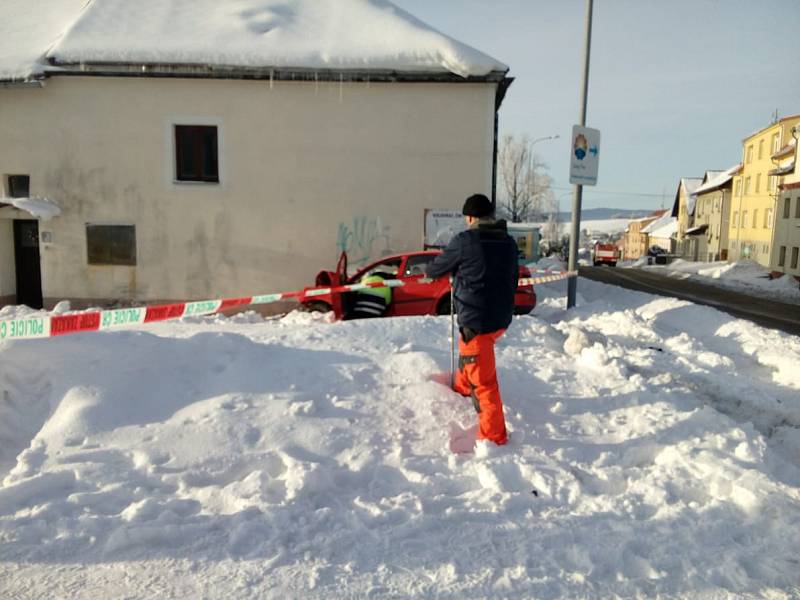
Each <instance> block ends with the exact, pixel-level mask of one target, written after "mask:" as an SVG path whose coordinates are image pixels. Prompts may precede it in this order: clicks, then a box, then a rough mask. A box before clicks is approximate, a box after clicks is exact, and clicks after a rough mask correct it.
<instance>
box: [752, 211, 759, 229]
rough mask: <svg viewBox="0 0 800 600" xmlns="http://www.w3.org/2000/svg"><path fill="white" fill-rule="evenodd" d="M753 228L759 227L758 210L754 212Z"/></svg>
mask: <svg viewBox="0 0 800 600" xmlns="http://www.w3.org/2000/svg"><path fill="white" fill-rule="evenodd" d="M753 227H754V228H755V227H758V209H755V210H754V211H753Z"/></svg>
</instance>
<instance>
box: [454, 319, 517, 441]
mask: <svg viewBox="0 0 800 600" xmlns="http://www.w3.org/2000/svg"><path fill="white" fill-rule="evenodd" d="M505 331H506V330H505V329H500V330H498V331H493V332H492V333H481V334H478V335H476V336H475V337H474V338H472V339H471V340H470V341H469V342H465V341H464V339H463V337H462V336H459V338H458V353H459V355H460V356H459V360H458V372H457V373H456V377H455V380H454V383H453V389H454V390H455V391H457V392H458V393H459V394H461V395H462V396H472V403H473V404H474V405H475V410H476V411H477V413H478V439H479V440H491V441H493V442H494V443H495V444H498V445H502V444H505V443H506V442H507V441H508V434H507V433H506V420H505V417H504V416H503V402H502V400H501V399H500V386H499V385H498V383H497V370H496V368H495V362H494V343H495V342H496V341H497V340H498V338H500V336H501V335H503V334H504V333H505Z"/></svg>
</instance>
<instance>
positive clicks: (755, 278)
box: [620, 257, 800, 303]
mask: <svg viewBox="0 0 800 600" xmlns="http://www.w3.org/2000/svg"><path fill="white" fill-rule="evenodd" d="M620 266H624V267H635V268H641V269H649V270H653V271H656V272H663V273H664V274H665V275H668V276H670V277H675V278H677V279H691V280H693V281H696V282H698V283H704V284H706V285H714V286H717V287H723V288H726V289H730V290H736V291H740V292H742V293H743V294H747V295H749V296H763V297H767V298H773V299H775V300H781V301H783V302H796V303H800V284H798V282H797V280H796V279H795V278H794V277H789V276H784V277H778V278H775V279H770V278H769V270H768V269H766V268H764V267H762V266H761V265H759V264H758V263H756V262H754V261H751V260H742V261H739V262H734V263H728V262H712V263H708V262H692V261H687V260H683V259H678V260H676V261H673V262H672V263H670V264H668V265H648V264H647V259H646V257H645V258H641V259H639V260H636V261H632V262H627V263H620Z"/></svg>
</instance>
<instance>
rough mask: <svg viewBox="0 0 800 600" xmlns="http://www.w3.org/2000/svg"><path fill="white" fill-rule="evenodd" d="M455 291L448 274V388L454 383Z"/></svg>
mask: <svg viewBox="0 0 800 600" xmlns="http://www.w3.org/2000/svg"><path fill="white" fill-rule="evenodd" d="M455 304H456V300H455V293H454V292H453V276H452V275H451V276H450V389H452V388H453V386H454V385H455V384H456V336H455Z"/></svg>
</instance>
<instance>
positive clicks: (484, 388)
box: [426, 194, 519, 445]
mask: <svg viewBox="0 0 800 600" xmlns="http://www.w3.org/2000/svg"><path fill="white" fill-rule="evenodd" d="M462 213H463V214H464V218H465V219H466V221H467V225H468V229H467V230H466V231H462V232H461V233H459V234H458V235H456V236H455V237H454V238H453V239H452V240H451V241H450V243H449V244H448V245H447V247H446V248H445V249H444V252H442V254H440V255H439V256H437V257H436V259H435V260H434V261H433V262H431V263H430V264H429V265H428V267H427V269H426V273H427V275H428V277H431V278H433V279H437V278H439V277H442V276H443V275H447V274H448V273H452V274H453V275H454V276H455V284H454V286H453V287H454V289H453V298H454V299H455V305H456V312H457V313H458V330H459V332H460V334H461V335H460V337H459V340H458V350H459V355H460V356H459V369H458V372H457V373H456V376H455V380H454V385H453V387H454V389H455V391H457V392H459V393H460V394H462V395H464V396H471V397H472V402H473V404H474V406H475V410H476V411H477V413H478V435H477V437H478V439H479V440H480V439H486V440H491V441H493V442H494V443H496V444H498V445H502V444H505V443H506V442H507V441H508V434H507V433H506V424H505V417H504V416H503V402H502V400H501V398H500V386H499V384H498V382H497V370H496V368H495V359H494V344H495V342H496V341H497V339H498V338H499V337H500V336H501V335H503V333H505V330H506V328H507V327H508V326H509V325H510V324H511V319H512V316H513V314H514V294H515V292H516V290H517V280H518V278H519V267H518V265H517V244H516V242H515V241H514V240H513V238H511V236H509V235H508V233H507V232H506V223H505V221H495V220H494V219H493V218H492V214H493V213H494V207H493V206H492V203H491V201H490V200H489V199H488V198H487V197H486V196H484V195H483V194H474V195H472V196H470V197H469V198H467V200H466V201H465V202H464V208H463V210H462Z"/></svg>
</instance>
